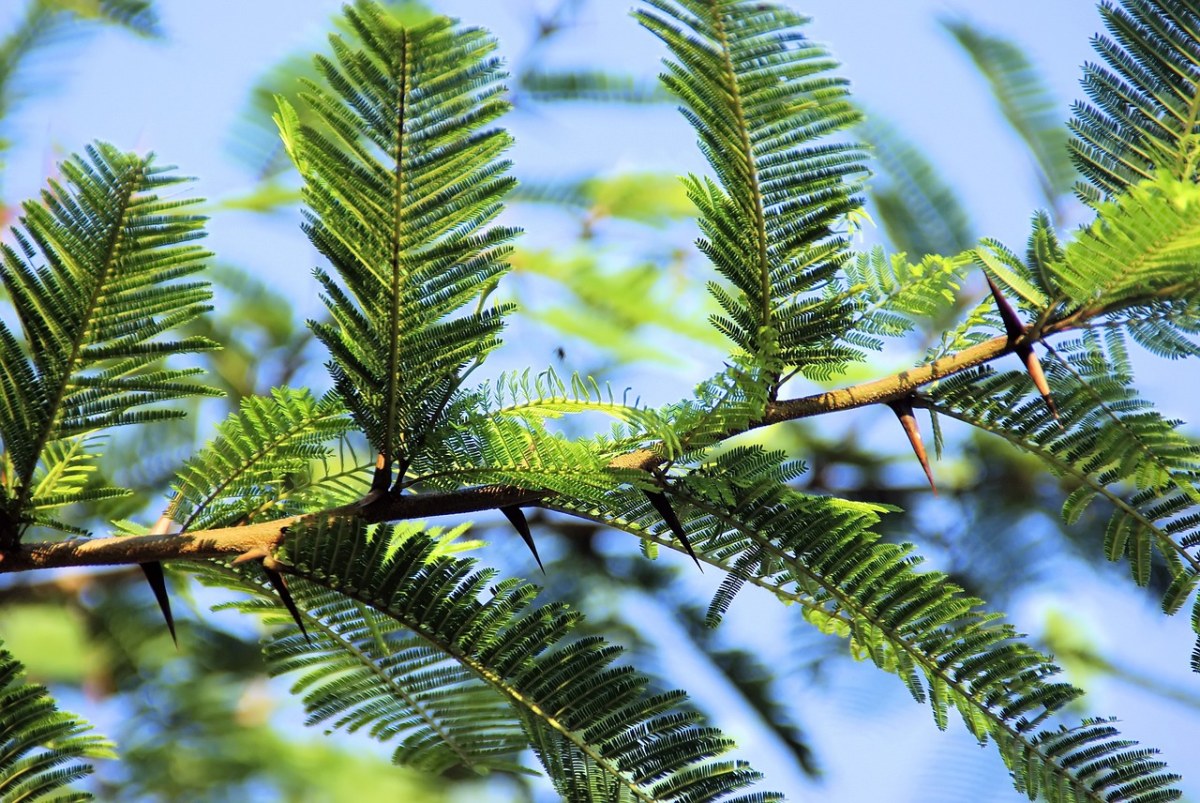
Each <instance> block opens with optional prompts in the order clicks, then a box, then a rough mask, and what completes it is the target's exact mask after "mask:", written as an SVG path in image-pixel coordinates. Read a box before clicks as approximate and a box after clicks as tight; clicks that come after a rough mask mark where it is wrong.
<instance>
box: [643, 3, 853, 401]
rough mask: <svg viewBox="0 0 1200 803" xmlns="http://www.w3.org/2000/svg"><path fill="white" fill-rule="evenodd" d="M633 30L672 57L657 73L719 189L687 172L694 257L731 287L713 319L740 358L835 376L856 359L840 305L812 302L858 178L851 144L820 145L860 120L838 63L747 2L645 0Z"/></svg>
mask: <svg viewBox="0 0 1200 803" xmlns="http://www.w3.org/2000/svg"><path fill="white" fill-rule="evenodd" d="M645 5H646V6H648V7H649V9H650V10H640V11H638V12H637V17H638V20H639V22H641V23H642V24H643V25H644V26H646V27H647V28H648V29H649V30H650V31H652V32H653V33H654V34H655V35H656V36H658V37H659V38H660V39H662V40H663V41H664V42H665V43H666V45H667V47H668V48H669V49H670V51H671V54H672V56H673V57H674V59H675V61H668V62H666V69H667V71H666V72H665V73H664V74H663V76H662V79H663V82H664V83H665V84H666V86H667V88H668V89H670V90H671V91H672V92H673V93H675V94H676V95H677V96H678V97H679V99H680V100H681V101H682V102H683V104H684V105H683V108H682V111H683V114H684V116H685V117H686V118H687V119H688V121H689V122H690V123H691V124H692V126H693V127H694V128H695V129H696V133H697V135H698V136H699V138H700V149H701V151H702V152H703V153H704V155H705V157H706V158H707V159H708V161H709V164H710V165H712V168H713V171H714V172H715V173H716V176H717V183H714V182H713V181H712V180H710V179H702V178H696V177H691V178H689V179H688V180H687V187H688V194H689V196H690V197H691V199H692V201H693V202H694V203H695V204H696V206H697V208H698V209H699V212H700V228H701V231H702V232H703V233H704V237H705V239H704V240H702V241H701V242H700V243H699V247H700V250H701V251H703V252H704V253H705V255H706V256H708V258H709V259H711V260H712V262H713V264H714V265H715V266H716V268H717V270H718V271H720V273H721V275H722V276H724V277H725V278H726V279H727V280H729V282H730V283H731V284H732V285H733V288H734V292H733V293H731V292H730V291H729V290H728V289H727V288H726V287H724V286H721V285H717V284H713V285H711V286H710V289H711V291H712V293H713V295H714V296H715V297H716V299H717V301H718V303H719V304H720V306H721V309H722V311H723V314H721V315H718V316H715V317H714V318H713V319H712V321H713V324H714V325H715V326H716V327H717V328H718V329H719V330H721V331H722V332H724V333H725V334H726V335H727V336H728V337H729V338H730V339H731V340H733V342H734V344H735V345H736V346H737V347H738V348H739V349H741V350H742V351H743V352H744V353H746V354H752V355H755V356H756V357H757V358H758V359H760V360H769V361H771V363H772V364H774V365H778V366H779V367H780V368H783V367H795V368H796V369H797V370H799V371H800V372H801V373H803V374H804V375H805V376H809V377H813V378H820V377H828V376H830V375H831V374H834V373H837V372H838V371H839V370H840V369H841V368H842V367H843V366H844V365H845V364H846V363H847V362H850V361H852V360H855V359H858V358H859V355H860V352H859V351H858V349H856V348H854V344H853V338H852V337H851V338H850V343H849V344H847V343H843V342H840V341H841V340H842V338H843V337H844V335H845V334H846V330H847V327H848V324H849V321H850V319H851V315H852V306H851V304H850V302H849V301H848V300H846V299H843V298H839V297H832V298H830V297H825V296H822V295H821V292H820V291H822V290H823V289H826V288H827V287H828V286H829V285H830V283H831V282H832V280H833V279H834V276H835V275H836V272H837V270H838V268H839V267H841V265H842V264H843V263H844V262H845V260H846V259H847V258H848V253H847V245H848V244H847V242H846V240H845V238H844V237H842V236H840V235H839V234H838V233H837V229H838V228H839V226H840V225H841V224H843V222H844V219H845V217H846V215H848V214H849V213H851V212H853V211H854V210H856V209H857V208H858V206H859V200H858V198H856V197H855V196H854V193H855V191H856V190H857V184H856V181H857V180H858V179H859V178H861V176H862V174H863V173H864V171H865V168H864V166H863V153H862V150H861V149H860V148H858V147H857V146H853V145H845V144H838V143H836V142H823V143H822V142H819V140H823V139H827V138H828V137H829V136H830V135H833V134H836V133H837V132H839V131H843V130H845V129H847V128H848V127H850V126H852V125H853V124H854V123H856V122H857V121H858V113H857V112H856V111H855V110H854V108H853V107H852V106H851V105H850V103H849V100H848V98H847V94H846V85H845V82H844V81H843V80H841V79H838V78H834V77H831V76H829V75H828V73H829V71H830V70H831V69H832V68H833V67H834V62H833V61H832V60H831V59H830V57H829V55H828V54H827V53H826V52H825V51H824V50H823V49H822V48H820V47H818V46H816V45H813V44H812V43H810V42H809V41H808V40H807V39H805V37H804V36H803V34H801V33H800V30H799V26H800V24H801V23H802V22H804V19H803V18H802V17H799V16H797V15H795V14H792V13H790V12H788V11H786V10H784V9H782V8H779V7H777V6H773V5H769V4H764V3H758V2H747V1H746V0H712V1H711V2H710V1H709V0H678V2H676V0H647V2H646V3H645Z"/></svg>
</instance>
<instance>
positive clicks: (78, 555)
mask: <svg viewBox="0 0 1200 803" xmlns="http://www.w3.org/2000/svg"><path fill="white" fill-rule="evenodd" d="M1021 342H1023V341H1022V340H1020V339H1019V340H1018V341H1015V342H1014V341H1013V340H1011V339H1010V338H1008V337H1007V336H1002V337H996V338H992V339H991V340H988V341H985V342H983V343H979V344H977V345H974V346H971V347H969V348H966V349H964V350H962V351H960V352H958V353H956V354H952V355H950V356H947V357H943V358H942V359H939V360H935V361H933V362H931V363H928V364H926V365H922V366H919V367H917V368H912V369H910V370H906V371H901V372H900V373H898V374H893V375H892V376H888V377H885V378H883V379H878V380H875V381H873V382H864V383H862V384H858V385H853V386H851V387H847V388H840V389H838V390H831V391H828V392H825V393H818V394H815V395H812V396H805V397H803V398H798V399H788V400H785V401H778V402H772V403H771V404H769V405H768V407H767V410H766V414H765V415H764V416H763V418H762V420H761V421H758V422H756V423H755V424H753V427H755V428H757V427H763V426H769V425H771V424H778V423H782V422H784V421H791V420H794V419H798V418H809V417H811V416H815V415H823V414H825V413H832V412H837V411H839V410H850V409H853V408H855V407H864V406H866V405H870V404H879V403H886V402H890V401H894V400H896V399H901V398H904V397H906V396H908V395H909V394H910V393H912V392H913V391H914V390H916V389H917V388H919V387H921V386H922V385H926V384H928V383H930V382H933V381H935V380H938V379H942V378H944V377H947V376H950V375H951V374H955V373H958V372H960V371H964V370H966V369H968V368H973V367H975V366H977V365H982V364H983V363H985V362H988V361H990V360H994V359H996V358H997V357H1000V356H1003V355H1004V354H1007V353H1009V352H1010V351H1012V350H1013V349H1014V348H1015V347H1016V346H1017V345H1019V344H1020V343H1021ZM730 434H736V433H730ZM661 463H662V457H661V456H660V455H659V454H658V453H656V452H655V451H653V450H652V449H646V448H643V449H637V450H634V451H632V452H629V453H628V454H624V455H620V456H619V457H616V458H614V459H613V460H612V462H611V463H610V465H612V466H613V467H614V468H633V469H641V470H645V471H649V470H652V469H654V468H656V467H658V466H659V465H661ZM545 495H546V494H545V492H542V491H537V490H528V489H522V488H514V487H508V486H498V485H497V486H485V487H481V488H469V489H465V490H461V491H450V492H445V493H427V494H413V495H409V496H392V495H382V496H379V497H378V498H375V499H374V500H373V501H370V502H369V503H367V504H365V505H347V506H345V507H341V508H334V509H331V510H324V511H320V512H318V513H312V514H309V515H306V516H294V517H291V518H287V519H278V520H275V521H268V522H261V523H256V524H247V525H243V526H238V527H224V528H220V529H213V530H201V531H197V532H187V533H177V534H174V535H142V536H120V537H112V538H87V539H71V540H67V541H55V542H50V543H42V544H28V545H24V546H21V547H20V548H19V549H17V550H15V551H10V552H0V574H4V573H8V572H24V571H30V570H33V569H54V568H63V567H67V566H109V565H122V564H132V563H149V562H153V561H172V560H203V559H206V558H220V557H233V556H238V555H244V554H246V553H248V552H254V551H264V550H265V553H267V554H269V553H270V552H272V551H273V550H274V549H276V548H277V547H278V546H279V544H280V543H281V542H282V541H283V539H284V537H285V536H286V535H287V530H288V528H289V527H294V526H295V525H297V524H299V523H302V522H306V521H319V520H320V519H321V518H322V517H340V516H359V517H361V518H362V519H364V520H366V521H371V522H379V521H401V520H405V519H425V518H434V517H437V516H448V515H454V514H461V513H475V512H478V511H481V510H496V509H499V508H502V507H520V506H522V505H526V506H527V505H536V504H538V502H540V501H541V499H542V498H543V497H545Z"/></svg>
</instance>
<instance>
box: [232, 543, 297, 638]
mask: <svg viewBox="0 0 1200 803" xmlns="http://www.w3.org/2000/svg"><path fill="white" fill-rule="evenodd" d="M252 560H257V561H261V565H262V570H263V574H265V575H266V576H267V580H269V581H270V582H271V587H272V588H273V589H275V593H276V594H278V595H279V599H280V601H281V602H282V603H283V607H285V608H287V611H288V613H290V614H291V615H292V621H294V622H295V623H296V627H298V628H300V632H301V633H302V634H303V635H304V640H305V641H306V642H308V643H309V644H312V638H310V637H309V635H308V628H306V627H305V626H304V619H302V618H301V616H300V609H299V608H298V607H296V601H295V600H294V599H292V592H291V591H289V590H288V585H287V580H286V579H285V578H284V576H283V572H282V571H281V570H282V569H283V563H281V562H280V561H279V560H278V559H276V557H275V556H274V555H272V554H271V553H270V552H268V551H267V550H266V549H264V548H262V547H259V548H257V549H252V550H250V551H249V552H244V553H242V554H241V555H238V556H237V557H236V558H234V559H233V564H234V565H235V566H236V565H237V564H239V563H248V562H249V561H252Z"/></svg>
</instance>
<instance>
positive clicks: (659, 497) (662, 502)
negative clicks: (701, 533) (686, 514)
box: [642, 491, 704, 572]
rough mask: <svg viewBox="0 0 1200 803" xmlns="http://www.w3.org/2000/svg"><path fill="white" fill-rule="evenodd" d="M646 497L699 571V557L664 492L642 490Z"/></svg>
mask: <svg viewBox="0 0 1200 803" xmlns="http://www.w3.org/2000/svg"><path fill="white" fill-rule="evenodd" d="M642 493H644V494H646V498H647V499H649V500H650V504H651V505H653V506H654V509H655V510H657V511H658V515H660V516H662V517H663V521H665V522H666V523H667V526H668V527H670V528H671V532H672V533H674V534H675V537H676V538H677V539H679V543H681V544H683V548H684V549H686V550H687V553H688V554H689V555H691V556H692V560H694V561H695V562H696V568H697V569H699V570H700V571H701V572H703V571H704V567H703V566H701V565H700V559H699V558H698V557H696V551H695V550H694V549H692V542H691V541H689V540H688V537H687V533H685V532H684V531H683V524H681V523H680V521H679V517H678V516H676V515H675V508H673V507H671V500H669V499H667V497H666V494H661V493H658V492H656V491H643V492H642Z"/></svg>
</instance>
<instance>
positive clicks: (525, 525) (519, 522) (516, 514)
mask: <svg viewBox="0 0 1200 803" xmlns="http://www.w3.org/2000/svg"><path fill="white" fill-rule="evenodd" d="M500 512H501V513H503V514H504V515H505V517H507V518H508V521H509V523H510V524H512V526H513V528H514V529H515V530H516V531H517V532H518V533H519V534H520V535H521V540H523V541H524V542H525V546H527V547H529V551H530V552H532V553H533V559H534V560H536V561H537V565H538V568H539V569H541V570H542V574H545V573H546V567H545V566H543V565H542V559H541V558H540V557H539V556H538V551H537V545H536V544H535V543H533V533H531V532H530V531H529V521H528V519H526V518H525V514H524V513H523V512H522V511H521V508H519V507H517V506H516V505H509V506H508V507H502V508H500Z"/></svg>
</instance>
